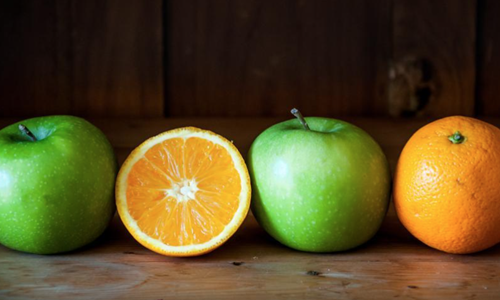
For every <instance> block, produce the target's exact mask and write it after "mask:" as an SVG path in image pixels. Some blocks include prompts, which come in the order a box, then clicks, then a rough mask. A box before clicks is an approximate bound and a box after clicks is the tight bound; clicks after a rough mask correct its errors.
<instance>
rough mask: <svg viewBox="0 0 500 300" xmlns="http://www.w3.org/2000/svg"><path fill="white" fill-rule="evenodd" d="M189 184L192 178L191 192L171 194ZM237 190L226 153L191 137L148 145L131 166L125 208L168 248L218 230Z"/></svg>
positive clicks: (231, 210) (233, 209)
mask: <svg viewBox="0 0 500 300" xmlns="http://www.w3.org/2000/svg"><path fill="white" fill-rule="evenodd" d="M189 182H195V185H196V187H197V190H196V191H195V192H194V193H192V194H188V196H186V197H184V198H179V197H177V198H176V197H175V195H172V191H173V190H175V189H177V191H179V189H180V188H182V187H183V186H186V185H189ZM169 191H170V192H169ZM240 191H241V182H240V176H239V174H238V172H237V170H236V169H235V166H234V164H233V161H232V159H231V156H230V154H229V153H228V151H227V150H226V149H225V148H224V147H222V146H220V145H217V144H214V143H213V142H211V141H208V140H206V139H202V138H197V137H191V138H187V139H184V138H174V139H169V140H165V141H163V142H162V143H159V144H157V145H155V146H153V147H151V148H150V149H149V150H148V151H147V152H146V153H145V155H144V156H143V157H142V158H141V159H139V160H138V161H137V162H136V163H135V164H134V166H133V167H132V169H131V170H130V173H129V175H128V178H127V190H126V195H127V206H128V211H129V213H130V215H131V216H132V218H133V219H134V220H136V222H137V225H138V226H139V228H140V230H141V231H142V232H144V233H145V234H147V235H148V236H150V237H152V238H154V239H157V240H160V241H162V242H163V243H164V244H166V245H169V246H185V245H193V244H202V243H205V242H208V241H209V240H211V239H212V238H213V237H215V236H217V235H218V234H220V233H221V232H222V231H223V230H224V228H225V227H226V225H228V224H229V222H230V221H231V220H232V218H233V216H234V214H235V213H236V210H237V209H238V206H239V201H240V200H239V194H240ZM177 193H179V192H177ZM193 196H194V197H193Z"/></svg>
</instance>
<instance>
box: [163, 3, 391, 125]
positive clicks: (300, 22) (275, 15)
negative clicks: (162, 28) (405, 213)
mask: <svg viewBox="0 0 500 300" xmlns="http://www.w3.org/2000/svg"><path fill="white" fill-rule="evenodd" d="M168 3H169V5H168V7H167V12H168V14H167V19H168V27H167V28H168V40H167V43H166V44H167V45H168V55H167V64H168V66H169V68H168V77H167V86H168V94H167V95H168V110H167V113H168V115H169V116H183V117H188V116H203V117H215V116H216V117H220V116H240V117H242V116H284V115H288V113H289V110H290V109H291V108H292V107H294V106H297V107H299V108H300V109H301V110H302V111H303V113H305V114H307V115H313V114H322V115H368V114H370V115H377V114H383V113H384V111H386V110H387V109H386V107H387V103H386V101H385V100H384V98H383V88H384V85H385V80H386V77H387V76H386V74H387V68H386V66H387V64H386V62H387V61H388V57H389V52H390V42H389V41H390V1H386V0H383V1H377V2H376V3H375V2H373V1H367V0H353V1H322V0H313V1H301V0H294V1H288V0H278V1H260V0H249V1H230V0H225V1H195V0H192V1H182V0H174V1H169V2H168Z"/></svg>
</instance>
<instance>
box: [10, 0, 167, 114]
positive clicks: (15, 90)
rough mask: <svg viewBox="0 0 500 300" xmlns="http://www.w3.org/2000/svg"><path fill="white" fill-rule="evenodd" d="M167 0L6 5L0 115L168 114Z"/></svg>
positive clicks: (29, 2)
mask: <svg viewBox="0 0 500 300" xmlns="http://www.w3.org/2000/svg"><path fill="white" fill-rule="evenodd" d="M162 21H163V19H162V1H161V0H154V1H135V0H125V1H117V0H107V1H77V0H72V1H64V0H52V1H45V2H43V4H42V3H41V2H40V1H12V0H8V1H2V2H1V4H0V43H1V44H2V47H0V58H1V59H0V99H1V100H0V116H9V117H14V116H35V115H47V114H75V115H82V116H94V117H95V116H106V117H117V116H121V117H125V116H135V117H139V116H142V117H151V116H158V117H159V116H163V107H164V105H163V103H164V97H163V76H162V74H163V57H162V55H163V48H162V32H163V31H162V24H163V23H162Z"/></svg>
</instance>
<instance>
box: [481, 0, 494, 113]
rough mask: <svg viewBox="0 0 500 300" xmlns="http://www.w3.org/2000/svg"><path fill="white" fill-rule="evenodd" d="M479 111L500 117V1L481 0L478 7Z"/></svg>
mask: <svg viewBox="0 0 500 300" xmlns="http://www.w3.org/2000/svg"><path fill="white" fill-rule="evenodd" d="M478 10H479V11H478V16H479V19H478V37H477V39H478V60H477V62H478V76H477V77H478V78H477V79H478V81H477V110H478V113H479V114H481V115H486V116H497V117H498V116H500V101H499V95H500V85H499V82H500V32H499V31H498V28H499V27H500V19H499V18H498V14H499V13H500V2H498V1H494V0H481V1H479V5H478Z"/></svg>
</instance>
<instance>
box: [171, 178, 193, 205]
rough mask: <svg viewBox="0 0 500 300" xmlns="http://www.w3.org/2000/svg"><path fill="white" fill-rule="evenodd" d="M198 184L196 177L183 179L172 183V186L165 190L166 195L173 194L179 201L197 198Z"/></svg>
mask: <svg viewBox="0 0 500 300" xmlns="http://www.w3.org/2000/svg"><path fill="white" fill-rule="evenodd" d="M198 190H199V189H198V184H197V182H196V180H194V179H183V180H182V181H181V182H178V183H172V187H171V188H170V189H168V190H165V195H166V196H171V197H174V198H175V199H177V202H185V201H188V200H192V199H196V192H197V191H198Z"/></svg>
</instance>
